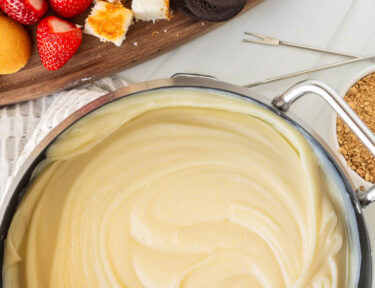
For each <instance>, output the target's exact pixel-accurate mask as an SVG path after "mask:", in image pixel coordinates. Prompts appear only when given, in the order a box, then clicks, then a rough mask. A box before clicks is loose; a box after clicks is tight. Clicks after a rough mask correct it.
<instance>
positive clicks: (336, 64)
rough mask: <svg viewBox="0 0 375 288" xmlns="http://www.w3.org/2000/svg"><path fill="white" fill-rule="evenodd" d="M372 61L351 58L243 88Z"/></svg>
mask: <svg viewBox="0 0 375 288" xmlns="http://www.w3.org/2000/svg"><path fill="white" fill-rule="evenodd" d="M372 59H375V55H369V56H363V57H357V58H352V59H348V60H345V61H341V62H335V63H332V64H327V65H323V66H319V67H314V68H310V69H307V70H302V71H298V72H293V73H290V74H286V75H282V76H276V77H272V78H268V79H265V80H261V81H257V82H252V83H249V84H247V85H244V87H247V88H250V87H255V86H259V85H263V84H268V83H271V82H275V81H279V80H284V79H288V78H292V77H297V76H300V75H304V74H308V73H312V72H316V71H321V70H325V69H329V68H334V67H339V66H343V65H347V64H351V63H356V62H360V61H365V60H372Z"/></svg>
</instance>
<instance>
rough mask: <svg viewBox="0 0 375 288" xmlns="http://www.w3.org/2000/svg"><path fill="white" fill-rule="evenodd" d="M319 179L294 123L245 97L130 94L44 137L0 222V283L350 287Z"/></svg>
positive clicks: (340, 223)
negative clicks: (31, 171) (7, 221)
mask: <svg viewBox="0 0 375 288" xmlns="http://www.w3.org/2000/svg"><path fill="white" fill-rule="evenodd" d="M330 189H332V188H330V185H328V184H327V180H326V178H325V176H324V175H323V173H322V170H321V168H320V166H319V164H318V161H317V159H316V157H315V154H314V153H313V151H312V149H311V147H310V146H309V144H308V143H307V142H306V140H305V139H304V138H303V137H302V135H301V134H300V133H299V132H297V130H295V128H293V127H292V126H290V125H289V124H288V123H287V122H285V121H284V120H282V119H281V118H280V117H277V116H276V115H275V114H273V113H271V112H268V111H266V110H265V109H264V108H262V107H260V106H258V105H256V104H253V103H250V102H248V101H244V100H243V99H240V98H236V97H230V96H226V95H219V94H215V93H213V92H205V91H199V90H191V89H190V90H189V89H169V90H168V89H165V90H160V91H155V92H150V93H145V94H140V95H136V96H130V97H127V98H124V99H121V100H118V101H116V102H114V103H111V104H109V105H106V106H104V107H102V108H100V109H99V110H97V111H95V112H94V113H91V114H90V115H88V116H86V117H85V118H84V119H83V120H81V121H79V122H77V123H76V124H75V125H74V126H72V127H71V128H69V129H68V130H67V131H66V132H65V133H63V135H62V136H60V137H59V138H58V140H57V141H56V142H55V143H54V144H53V145H52V146H51V147H50V148H49V149H48V152H47V158H46V160H44V161H43V162H42V163H41V164H40V165H39V167H38V169H37V171H36V172H35V175H34V177H33V180H32V182H31V185H30V186H29V188H28V191H27V192H26V195H25V196H24V198H23V200H22V202H21V204H20V205H19V208H18V209H17V211H16V213H15V215H14V218H13V220H12V223H11V226H10V229H9V233H8V236H7V239H6V245H5V256H4V265H3V283H4V286H3V287H5V288H18V287H20V288H25V287H26V288H37V287H38V288H49V287H53V288H63V287H64V288H66V287H79V288H80V287H82V288H83V287H90V288H104V287H127V288H140V287H147V288H182V287H183V288H193V287H194V288H208V287H215V288H220V287H223V288H224V287H238V288H239V287H250V288H257V287H272V288H283V287H294V288H298V287H301V288H304V287H338V288H343V287H349V286H348V283H349V281H350V273H349V270H350V268H349V267H350V257H349V255H350V253H349V250H350V249H349V241H348V236H347V235H348V232H347V225H346V224H345V223H346V221H345V219H344V218H343V216H342V210H341V204H340V201H336V200H334V199H333V197H332V196H331V195H333V194H334V193H336V192H335V191H331V190H330Z"/></svg>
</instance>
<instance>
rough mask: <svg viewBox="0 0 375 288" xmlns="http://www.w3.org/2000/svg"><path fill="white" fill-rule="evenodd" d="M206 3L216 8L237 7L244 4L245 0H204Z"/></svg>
mask: <svg viewBox="0 0 375 288" xmlns="http://www.w3.org/2000/svg"><path fill="white" fill-rule="evenodd" d="M205 1H206V2H207V3H208V4H210V5H211V6H213V7H217V8H239V7H241V6H245V4H246V2H247V0H205Z"/></svg>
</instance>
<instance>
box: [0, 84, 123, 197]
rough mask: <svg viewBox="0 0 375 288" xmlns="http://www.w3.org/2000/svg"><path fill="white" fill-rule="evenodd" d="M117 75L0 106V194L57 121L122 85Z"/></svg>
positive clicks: (1, 194)
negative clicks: (15, 103)
mask: <svg viewBox="0 0 375 288" xmlns="http://www.w3.org/2000/svg"><path fill="white" fill-rule="evenodd" d="M126 85H127V82H126V81H125V80H123V79H121V78H119V77H113V78H104V79H102V80H99V81H97V82H95V83H94V84H89V85H85V86H82V87H80V88H77V89H73V90H69V91H64V92H60V93H57V94H54V95H51V96H47V97H43V98H41V99H37V100H33V101H29V102H25V103H22V104H18V105H13V106H8V107H5V108H3V109H0V198H2V196H3V195H4V191H5V190H6V189H7V187H8V185H9V184H10V183H11V181H12V179H13V175H15V174H16V172H17V169H19V167H21V165H22V163H23V162H24V161H25V159H26V158H27V156H28V155H29V153H30V152H31V151H32V150H33V149H34V147H35V146H36V145H37V144H38V143H39V142H40V141H41V140H42V139H43V138H44V137H45V136H46V135H47V134H48V132H49V131H51V129H53V128H54V127H56V126H57V125H58V124H59V123H60V122H61V121H63V120H64V119H65V118H67V117H68V116H69V115H71V114H72V113H74V112H75V111H76V110H78V109H79V108H81V107H82V106H84V105H85V104H87V103H88V102H91V101H93V100H95V99H96V98H98V97H100V96H102V95H104V94H106V93H108V92H109V91H113V90H116V89H118V88H120V87H123V86H126Z"/></svg>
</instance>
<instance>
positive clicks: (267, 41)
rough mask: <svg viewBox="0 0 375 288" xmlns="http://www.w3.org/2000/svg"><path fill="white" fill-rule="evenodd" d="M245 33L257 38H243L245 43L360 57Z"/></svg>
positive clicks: (354, 56)
mask: <svg viewBox="0 0 375 288" xmlns="http://www.w3.org/2000/svg"><path fill="white" fill-rule="evenodd" d="M245 35H248V36H252V37H255V38H257V39H258V40H254V39H243V40H242V41H243V42H246V43H255V44H263V45H271V46H280V45H284V46H289V47H295V48H301V49H305V50H310V51H317V52H324V53H328V54H332V55H338V56H344V57H349V58H358V57H361V55H355V54H350V53H343V52H340V51H334V50H330V49H326V48H317V47H312V46H308V45H303V44H297V43H292V42H287V41H283V40H280V39H277V38H273V37H269V36H265V35H262V34H258V33H252V32H245Z"/></svg>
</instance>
